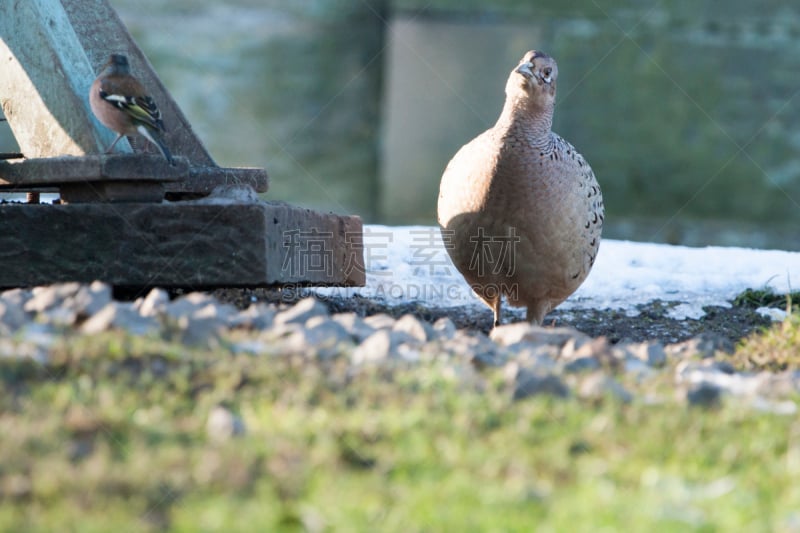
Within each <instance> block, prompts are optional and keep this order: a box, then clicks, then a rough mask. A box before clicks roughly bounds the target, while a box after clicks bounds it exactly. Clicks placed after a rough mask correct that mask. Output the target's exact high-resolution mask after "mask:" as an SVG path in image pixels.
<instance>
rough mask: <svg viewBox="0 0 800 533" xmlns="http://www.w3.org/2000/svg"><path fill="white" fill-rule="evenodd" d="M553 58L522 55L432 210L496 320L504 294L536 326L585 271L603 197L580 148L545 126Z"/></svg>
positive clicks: (596, 242) (452, 166)
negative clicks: (493, 117)
mask: <svg viewBox="0 0 800 533" xmlns="http://www.w3.org/2000/svg"><path fill="white" fill-rule="evenodd" d="M557 78H558V66H557V64H556V62H555V60H554V59H553V58H551V57H549V56H547V55H546V54H544V53H542V52H537V51H531V52H528V53H526V54H525V56H524V57H523V58H522V60H521V61H520V63H519V65H517V67H515V68H514V70H513V71H512V72H511V74H510V76H509V78H508V81H507V83H506V102H505V105H504V107H503V111H502V113H501V115H500V118H499V119H498V120H497V123H496V124H495V125H494V127H492V128H490V129H489V130H487V131H485V132H484V133H482V134H481V135H479V136H478V137H476V138H475V139H473V140H472V141H471V142H470V143H468V144H466V145H465V146H463V147H462V148H461V149H460V150H459V151H458V152H457V153H456V155H455V156H454V157H453V159H452V160H451V161H450V163H449V164H448V165H447V168H446V169H445V171H444V174H443V176H442V181H441V185H440V189H439V203H438V215H439V224H440V226H441V227H442V232H443V234H444V235H447V237H448V239H449V241H450V242H451V243H452V246H450V247H449V248H448V249H447V250H448V253H449V254H450V257H451V259H452V260H453V263H454V264H455V266H456V267H457V268H458V269H459V271H460V272H461V273H462V275H463V276H464V278H465V279H466V280H467V282H468V283H469V284H470V285H471V286H472V288H473V290H474V291H475V293H476V294H477V295H478V296H479V297H480V298H481V299H482V300H483V301H484V302H485V303H486V305H488V306H489V307H490V308H492V310H493V311H494V321H495V325H497V324H499V323H500V314H501V304H502V297H503V296H505V298H506V299H507V300H508V302H509V304H510V305H512V306H525V307H527V319H528V320H530V321H531V322H533V323H536V324H541V323H542V321H543V320H544V316H545V315H546V314H547V313H548V312H549V311H550V310H552V309H553V308H554V307H556V306H557V305H558V304H560V303H561V302H563V301H564V300H565V299H566V298H567V297H568V296H569V295H570V294H572V293H573V292H575V290H576V289H577V288H578V287H579V286H580V284H581V283H583V281H584V280H585V279H586V276H588V274H589V271H590V270H591V268H592V266H593V265H594V262H595V260H596V258H597V252H598V249H599V246H600V236H601V233H602V227H603V219H604V212H603V197H602V193H601V191H600V186H599V185H598V183H597V180H596V179H595V176H594V172H592V169H591V167H590V166H589V164H588V163H587V162H586V160H585V159H584V158H583V156H582V155H581V154H580V153H579V152H578V151H577V150H576V149H575V147H574V146H572V145H571V144H570V143H568V142H567V141H565V140H564V139H563V138H561V137H560V136H558V135H557V134H555V133H553V132H552V130H551V126H552V120H553V109H554V105H555V94H556V80H557Z"/></svg>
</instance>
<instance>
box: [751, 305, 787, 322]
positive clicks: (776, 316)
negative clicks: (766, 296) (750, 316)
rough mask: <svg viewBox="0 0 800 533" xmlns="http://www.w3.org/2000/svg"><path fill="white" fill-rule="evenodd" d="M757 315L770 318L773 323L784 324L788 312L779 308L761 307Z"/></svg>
mask: <svg viewBox="0 0 800 533" xmlns="http://www.w3.org/2000/svg"><path fill="white" fill-rule="evenodd" d="M756 313H758V314H759V315H761V316H765V317H767V318H769V319H770V320H772V321H773V322H783V321H784V320H786V317H787V316H788V313H787V312H786V311H784V310H783V309H778V308H777V307H759V308H758V309H756Z"/></svg>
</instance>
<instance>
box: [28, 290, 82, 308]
mask: <svg viewBox="0 0 800 533" xmlns="http://www.w3.org/2000/svg"><path fill="white" fill-rule="evenodd" d="M80 287H81V284H80V283H77V282H70V283H55V284H53V285H45V286H42V287H35V288H34V289H33V291H32V293H31V295H32V297H31V298H30V299H29V300H28V301H27V302H25V307H24V309H25V310H26V311H29V312H32V313H41V312H42V311H45V310H47V309H51V308H53V307H57V306H59V305H61V304H62V303H63V302H64V300H65V299H66V298H68V297H70V296H73V295H74V294H75V293H76V292H78V289H80Z"/></svg>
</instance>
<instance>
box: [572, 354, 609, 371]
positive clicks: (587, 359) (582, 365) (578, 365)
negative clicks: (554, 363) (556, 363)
mask: <svg viewBox="0 0 800 533" xmlns="http://www.w3.org/2000/svg"><path fill="white" fill-rule="evenodd" d="M600 366H601V365H600V361H598V360H597V358H596V357H592V356H583V357H574V358H572V359H570V360H569V361H567V362H566V363H565V364H564V372H570V373H573V372H592V371H594V370H598V369H599V368H600Z"/></svg>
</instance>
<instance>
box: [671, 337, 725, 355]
mask: <svg viewBox="0 0 800 533" xmlns="http://www.w3.org/2000/svg"><path fill="white" fill-rule="evenodd" d="M735 349H736V347H735V346H734V345H733V343H732V342H731V341H730V339H728V338H727V337H723V336H722V335H719V334H717V333H708V332H707V333H701V334H699V335H697V336H695V337H692V338H691V339H689V340H688V341H684V342H681V343H678V344H671V345H670V346H668V347H667V351H668V352H669V354H670V355H671V356H673V357H682V358H684V357H695V356H697V357H701V358H703V359H706V358H709V357H714V355H715V354H716V353H717V352H723V353H726V354H732V353H733V352H734V350H735Z"/></svg>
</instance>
